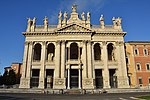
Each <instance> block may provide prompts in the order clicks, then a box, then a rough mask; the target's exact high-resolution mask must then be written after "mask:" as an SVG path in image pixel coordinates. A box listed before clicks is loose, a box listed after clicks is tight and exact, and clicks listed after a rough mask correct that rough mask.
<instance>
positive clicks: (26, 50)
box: [19, 42, 29, 88]
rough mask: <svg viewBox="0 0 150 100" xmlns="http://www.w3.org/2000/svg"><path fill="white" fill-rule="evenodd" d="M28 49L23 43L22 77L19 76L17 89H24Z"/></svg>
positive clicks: (27, 45) (26, 43) (26, 44)
mask: <svg viewBox="0 0 150 100" xmlns="http://www.w3.org/2000/svg"><path fill="white" fill-rule="evenodd" d="M28 49H29V43H28V42H25V44H24V56H23V68H22V76H21V80H20V85H19V88H25V84H24V83H25V81H26V80H25V77H26V70H27V60H28Z"/></svg>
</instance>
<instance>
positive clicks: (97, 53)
mask: <svg viewBox="0 0 150 100" xmlns="http://www.w3.org/2000/svg"><path fill="white" fill-rule="evenodd" d="M94 60H101V48H100V45H99V43H96V44H95V45H94Z"/></svg>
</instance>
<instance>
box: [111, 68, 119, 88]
mask: <svg viewBox="0 0 150 100" xmlns="http://www.w3.org/2000/svg"><path fill="white" fill-rule="evenodd" d="M109 80H110V87H111V88H117V76H116V69H109Z"/></svg>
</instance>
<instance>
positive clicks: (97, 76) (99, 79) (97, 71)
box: [95, 69, 103, 88]
mask: <svg viewBox="0 0 150 100" xmlns="http://www.w3.org/2000/svg"><path fill="white" fill-rule="evenodd" d="M95 85H96V88H103V77H102V69H95Z"/></svg>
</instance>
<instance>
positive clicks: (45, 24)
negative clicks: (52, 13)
mask: <svg viewBox="0 0 150 100" xmlns="http://www.w3.org/2000/svg"><path fill="white" fill-rule="evenodd" d="M47 25H48V18H47V17H46V16H45V18H44V26H47Z"/></svg>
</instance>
